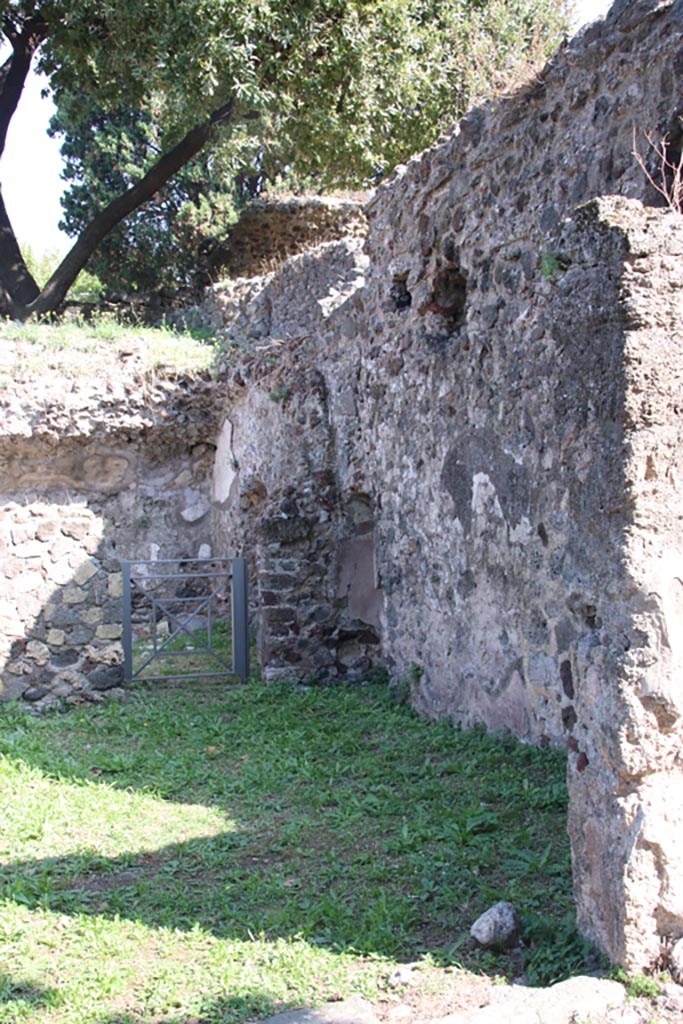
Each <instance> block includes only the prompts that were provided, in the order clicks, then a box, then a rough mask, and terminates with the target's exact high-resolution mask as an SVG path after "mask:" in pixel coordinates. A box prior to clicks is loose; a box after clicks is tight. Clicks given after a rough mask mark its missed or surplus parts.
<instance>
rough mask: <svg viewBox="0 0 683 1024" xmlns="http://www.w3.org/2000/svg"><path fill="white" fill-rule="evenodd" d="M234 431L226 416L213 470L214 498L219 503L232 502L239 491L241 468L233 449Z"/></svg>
mask: <svg viewBox="0 0 683 1024" xmlns="http://www.w3.org/2000/svg"><path fill="white" fill-rule="evenodd" d="M233 433H234V427H233V424H232V423H231V422H230V420H229V419H227V418H226V420H225V422H224V423H223V426H222V427H221V431H220V434H219V435H218V442H217V444H216V459H215V462H214V470H213V500H214V501H217V502H218V503H219V505H223V504H225V502H227V501H230V502H232V500H233V498H234V496H235V493H236V491H237V481H238V479H239V470H238V468H237V460H236V459H235V453H234V452H233V449H232V440H233Z"/></svg>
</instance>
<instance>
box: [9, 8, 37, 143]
mask: <svg viewBox="0 0 683 1024" xmlns="http://www.w3.org/2000/svg"><path fill="white" fill-rule="evenodd" d="M3 31H4V33H5V35H6V36H7V38H8V39H9V41H10V43H11V44H12V56H11V57H9V58H8V59H7V60H6V61H5V63H4V64H3V66H2V68H1V69H0V156H2V154H3V152H4V150H5V143H6V141H7V130H8V128H9V125H10V121H11V120H12V117H13V116H14V112H15V110H16V109H17V104H18V103H19V99H20V98H21V93H22V91H23V88H24V83H25V82H26V76H27V75H28V73H29V70H30V68H31V61H32V60H33V55H34V53H35V52H36V50H37V49H38V47H39V46H40V44H41V43H42V42H43V40H44V39H45V37H46V35H47V24H46V22H45V21H44V20H43V18H42V16H41V15H40V14H35V15H33V16H32V17H31V18H27V19H26V21H25V22H24V24H23V25H22V26H21V28H20V29H17V28H16V26H14V25H11V23H10V22H9V20H8V18H7V17H5V18H4V19H3Z"/></svg>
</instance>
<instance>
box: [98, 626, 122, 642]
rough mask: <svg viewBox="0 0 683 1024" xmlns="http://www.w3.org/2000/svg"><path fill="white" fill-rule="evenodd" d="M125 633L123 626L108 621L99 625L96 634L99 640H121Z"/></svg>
mask: <svg viewBox="0 0 683 1024" xmlns="http://www.w3.org/2000/svg"><path fill="white" fill-rule="evenodd" d="M122 634H123V626H121V625H117V624H116V623H106V624H103V625H101V626H98V627H97V630H96V632H95V635H96V637H97V639H98V640H120V639H121V636H122Z"/></svg>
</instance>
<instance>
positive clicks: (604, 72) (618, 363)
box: [0, 0, 683, 969]
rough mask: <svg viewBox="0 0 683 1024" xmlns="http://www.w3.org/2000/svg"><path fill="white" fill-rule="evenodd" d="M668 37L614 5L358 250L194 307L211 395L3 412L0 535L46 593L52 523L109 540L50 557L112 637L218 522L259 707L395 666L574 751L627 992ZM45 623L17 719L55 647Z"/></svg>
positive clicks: (660, 862) (468, 710)
mask: <svg viewBox="0 0 683 1024" xmlns="http://www.w3.org/2000/svg"><path fill="white" fill-rule="evenodd" d="M682 28H683V0H659V2H657V0H636V2H626V0H618V2H617V3H616V4H615V5H614V7H613V8H612V11H611V13H610V15H609V17H608V18H607V19H606V20H605V21H604V22H601V23H598V24H597V25H594V26H591V27H590V28H588V29H587V30H586V31H585V32H584V33H583V34H582V35H580V36H579V37H578V38H577V39H575V40H572V41H571V42H569V43H568V44H567V45H566V46H565V47H564V48H563V49H562V50H561V51H560V52H559V53H558V55H557V56H556V58H555V59H554V60H553V61H552V62H551V63H550V65H549V66H548V67H547V68H546V69H545V70H544V71H543V73H542V74H541V75H540V76H538V77H537V78H534V79H533V80H530V81H529V82H528V83H527V84H526V85H525V86H524V87H522V88H521V89H519V90H517V91H516V92H515V93H514V94H513V95H510V96H506V97H502V98H499V99H498V100H496V101H495V102H491V103H490V104H489V105H487V106H485V107H483V108H481V109H477V110H473V111H471V112H470V113H469V114H468V115H467V117H466V118H465V119H464V120H463V121H462V123H461V124H460V126H459V127H458V129H457V130H456V131H454V132H453V133H452V134H451V135H449V136H447V137H444V138H443V139H442V140H441V141H440V142H439V144H438V145H436V146H435V147H433V148H432V149H430V150H428V151H426V152H425V153H423V154H420V155H419V156H417V157H415V158H414V159H413V160H412V161H410V163H409V164H408V165H406V166H404V167H401V168H398V169H397V170H396V172H395V174H394V176H393V178H392V179H391V180H390V181H389V182H388V183H387V184H385V185H383V186H382V187H381V188H380V189H378V191H377V193H376V194H375V196H374V198H373V199H372V200H371V201H370V203H369V204H368V206H367V208H366V213H367V216H368V218H369V223H370V232H369V236H368V239H367V242H366V245H365V248H364V250H363V251H361V245H360V243H359V242H358V241H357V240H350V241H347V242H343V243H327V244H325V245H322V246H320V247H318V248H317V249H315V250H313V251H311V252H308V253H305V254H302V255H299V256H297V257H295V258H294V259H292V260H291V261H289V262H287V263H286V264H285V265H284V266H283V267H282V268H280V269H279V270H277V271H275V272H273V273H271V274H269V275H266V276H264V277H261V278H256V279H251V280H244V279H243V280H239V281H236V282H232V283H230V284H229V286H228V287H227V289H226V290H224V291H221V290H220V289H213V290H212V292H211V293H210V295H209V296H208V298H207V304H206V307H205V310H204V315H205V317H206V318H207V321H208V322H210V323H211V325H212V326H213V328H214V329H215V331H216V332H217V334H218V335H219V336H220V337H221V338H222V340H223V342H224V344H225V346H226V359H225V363H224V366H223V367H222V371H221V383H220V386H219V388H216V387H214V386H213V385H212V384H211V383H210V382H208V381H205V382H203V383H202V382H199V383H196V384H194V385H191V386H190V385H189V384H187V383H183V382H182V381H174V382H167V383H164V382H163V381H162V382H157V383H156V384H154V386H153V387H151V391H150V395H149V396H147V395H146V394H144V392H142V394H141V390H140V388H132V390H127V389H126V387H125V385H121V384H120V383H119V382H112V383H111V386H109V385H108V386H107V388H106V389H104V391H103V390H102V387H101V384H99V383H96V384H93V385H92V387H93V393H92V396H91V399H87V396H86V395H85V394H84V393H80V394H76V395H75V397H74V395H73V394H71V393H69V392H67V394H66V395H64V394H60V396H59V399H58V400H57V398H56V397H55V399H54V401H53V400H52V398H51V397H50V392H49V389H48V391H47V393H46V395H47V397H46V399H45V402H44V405H45V409H43V407H42V406H41V407H40V408H39V407H37V406H36V404H35V402H34V403H33V406H32V408H33V414H32V417H29V418H28V419H27V418H26V416H24V418H23V419H22V415H23V413H22V409H23V407H24V405H25V404H27V405H30V403H29V402H28V398H27V396H26V395H22V394H21V393H19V394H18V395H17V396H16V399H15V398H7V397H0V402H3V403H4V404H5V406H6V412H7V415H8V417H9V419H8V422H9V430H8V435H10V439H9V440H8V441H7V442H6V443H5V444H4V445H3V448H2V452H1V453H0V457H1V459H2V460H3V461H2V462H1V463H0V467H2V468H3V471H4V475H5V479H6V481H7V482H6V485H5V486H4V494H5V497H6V500H7V501H8V502H9V501H14V505H11V508H10V514H9V519H8V521H7V524H8V525H7V526H6V527H5V530H6V533H5V537H7V530H9V542H10V546H11V545H19V546H21V545H22V544H28V545H29V547H28V548H27V549H25V550H26V556H27V559H28V560H29V561H30V559H31V558H35V559H39V560H40V569H38V565H37V562H36V564H35V565H31V564H28V563H27V566H26V568H27V571H28V572H39V573H40V574H41V579H45V580H46V581H50V573H51V572H53V571H54V570H53V569H52V565H53V563H55V564H56V562H57V561H58V560H59V559H58V558H57V557H56V556H55V555H54V553H53V551H52V548H51V547H49V538H47V537H46V538H45V539H43V537H42V534H43V533H44V532H45V530H48V529H49V525H45V524H49V522H50V519H51V517H50V515H48V514H46V513H45V509H44V504H45V503H46V502H47V496H48V494H49V495H50V496H51V500H52V501H54V503H55V504H57V505H59V506H60V507H63V508H66V509H67V511H66V512H62V513H60V515H62V516H64V517H66V518H65V519H64V521H65V522H69V521H70V517H71V516H72V512H71V511H69V508H70V506H71V505H72V504H74V502H73V497H74V494H75V495H76V496H77V502H76V504H78V503H79V502H80V503H81V504H82V505H87V509H88V510H89V512H90V513H91V514H92V516H93V517H94V519H93V520H90V519H88V522H89V523H90V524H91V525H92V530H91V528H90V526H89V527H88V533H87V535H84V536H87V537H96V536H97V530H98V529H99V527H98V526H96V524H95V520H96V519H97V517H99V516H101V517H102V519H103V520H104V519H105V518H106V519H107V522H109V521H112V522H113V526H112V527H111V529H109V527H108V526H107V524H104V525H103V529H102V532H103V538H104V539H105V541H106V540H107V538H110V543H111V546H110V547H109V548H108V547H106V544H105V546H104V547H103V548H102V549H101V550H100V551H98V553H97V554H96V555H94V554H92V553H91V552H88V551H87V550H86V552H85V555H82V554H78V553H76V552H75V551H74V550H73V549H72V548H70V547H69V548H68V550H67V549H65V552H66V558H67V563H69V560H70V559H73V560H74V564H73V566H71V565H70V563H69V567H70V568H72V569H73V572H74V578H73V579H72V580H71V581H67V583H65V584H63V586H64V587H65V588H66V590H65V591H64V594H66V593H68V594H70V595H73V594H75V593H76V592H77V590H78V589H79V588H80V590H82V591H85V587H86V584H87V583H88V580H83V582H82V583H79V582H78V580H79V579H82V577H83V574H84V573H85V574H87V573H92V575H91V577H90V578H91V580H92V581H93V583H92V589H93V600H92V608H93V609H97V608H102V616H103V618H102V623H103V624H104V623H105V618H104V616H105V614H108V612H105V607H106V602H105V604H102V605H98V604H97V599H96V597H95V591H96V590H97V588H98V587H99V588H100V589H99V591H98V592H99V593H103V585H104V581H105V579H106V574H107V572H109V571H110V569H109V568H108V567H109V566H113V563H112V562H111V561H110V557H111V556H113V552H114V550H116V557H120V555H122V554H127V555H129V556H130V555H132V556H134V557H140V556H142V555H143V554H146V553H147V551H146V550H145V548H146V545H147V544H148V543H149V541H150V540H151V536H152V535H155V536H156V535H159V534H161V533H162V532H164V531H165V535H166V536H167V537H168V538H169V553H170V549H171V548H172V549H173V550H174V551H176V552H179V553H181V554H182V553H183V552H184V551H187V552H188V553H189V554H196V553H198V548H199V547H200V546H201V545H203V544H207V543H208V531H209V525H210V526H211V532H212V544H213V551H214V553H215V554H217V555H223V556H225V555H232V554H238V553H241V551H242V550H244V548H245V547H246V549H247V550H248V551H249V552H250V561H251V565H252V570H253V573H254V578H255V586H254V588H253V593H254V611H255V612H257V619H258V630H259V638H260V650H261V657H262V663H263V669H264V674H265V676H266V678H269V679H275V678H281V677H283V676H285V677H288V678H292V679H298V680H300V681H304V682H307V683H310V682H312V681H313V680H321V681H324V680H327V679H333V680H334V679H339V678H357V677H358V676H366V675H367V674H368V672H370V671H371V670H372V669H373V667H375V666H377V667H384V668H386V669H388V670H389V672H390V675H391V677H392V681H393V683H394V684H395V685H397V686H398V687H399V688H400V690H401V691H403V690H406V689H409V690H410V692H411V699H412V701H413V704H414V706H415V707H416V708H417V709H418V710H419V711H420V712H421V713H423V714H426V715H430V716H433V717H447V718H449V719H450V720H452V721H453V722H454V723H455V724H463V725H471V724H473V723H475V722H482V723H484V724H485V725H486V726H488V727H489V728H491V729H503V728H504V729H509V730H511V731H512V732H513V733H514V734H515V735H517V736H518V737H519V738H520V739H523V740H525V741H528V742H537V743H553V744H555V745H558V746H566V748H567V751H568V782H569V792H570V815H569V829H570V836H571V842H572V851H573V858H574V879H575V890H576V897H577V906H578V915H579V921H580V923H581V927H582V929H583V930H584V932H585V933H586V934H587V935H589V936H591V937H592V938H594V939H595V940H596V941H597V942H598V944H599V945H600V946H601V948H602V949H603V950H604V951H605V952H606V953H607V954H608V955H609V956H610V957H611V958H612V960H614V961H616V962H619V963H622V964H624V965H626V966H627V967H628V968H630V969H641V968H644V967H648V966H651V965H652V964H653V963H655V962H658V961H659V960H660V958H661V957H662V955H664V956H665V953H666V948H667V947H668V945H669V944H670V943H671V942H673V941H674V940H676V939H678V938H680V937H682V936H683V905H682V904H681V902H680V893H681V892H682V891H683V864H682V863H681V858H680V854H679V853H678V852H677V848H676V837H677V833H678V832H679V831H680V827H681V823H682V819H683V807H681V805H680V803H681V802H680V800H679V798H678V796H677V793H678V792H679V791H681V787H680V785H679V783H680V778H679V776H680V774H681V770H682V768H681V738H682V737H681V729H682V727H681V721H682V714H681V712H682V705H683V694H682V692H681V682H680V680H681V664H680V661H681V653H680V644H679V642H678V632H677V630H678V629H679V628H680V622H681V610H682V609H681V596H680V580H681V579H683V569H682V568H681V567H680V561H681V557H682V550H681V549H682V548H683V541H682V539H681V538H682V530H681V517H680V511H679V509H680V486H681V485H680V479H681V466H680V462H681V450H682V449H681V409H680V399H679V396H680V380H681V374H682V373H683V351H682V346H683V338H682V336H681V323H682V322H683V317H682V316H681V313H682V310H681V296H682V295H683V279H682V277H681V269H680V268H681V255H682V254H683V228H682V227H681V219H680V216H679V215H675V214H673V213H670V212H666V211H665V210H657V209H654V208H652V204H654V203H655V202H656V201H657V195H656V193H655V191H654V190H653V189H651V187H650V186H649V185H648V183H647V180H646V177H645V176H644V175H643V173H642V171H641V169H640V168H639V166H638V162H637V161H636V160H635V158H634V156H633V153H632V149H633V132H634V129H635V130H636V131H637V132H638V131H643V132H645V131H647V132H651V133H653V134H654V136H655V137H661V136H662V135H663V134H664V133H665V132H667V131H669V132H670V137H671V142H672V147H673V148H672V151H671V152H672V153H673V155H674V156H676V155H677V154H678V153H679V151H680V142H681V132H680V124H679V118H680V115H681V112H682V111H683V95H682V79H683V47H682V46H681V38H682V34H681V29H682ZM642 149H643V151H645V146H644V145H643V146H642ZM649 159H650V156H648V160H649ZM652 169H653V170H654V166H652ZM643 203H645V204H646V205H643ZM647 204H649V205H647ZM145 386H146V387H147V386H151V385H150V382H149V381H148V382H146V385H145ZM56 387H62V390H63V385H56ZM165 388H166V390H165V391H164V389H165ZM117 389H118V390H117ZM98 392H100V393H98ZM86 399H87V400H86ZM41 401H42V399H41ZM13 402H14V405H13V404H12V403H13ZM89 403H90V405H89ZM94 403H98V405H99V412H98V415H97V417H93V416H90V415H89V414H88V409H89V408H90V407H91V406H92V405H93V404H94ZM45 410H47V415H46V413H45ZM84 410H85V411H84ZM22 438H24V439H25V440H22ZM214 448H215V457H214V455H213V451H214ZM209 461H213V463H214V465H213V478H212V481H211V484H210V485H211V494H210V495H209V493H208V487H209V478H208V473H207V471H206V467H207V464H208V462H209ZM64 488H69V494H68V495H67V494H66V493H65V491H64ZM72 489H73V492H74V494H72V493H71V490H72ZM20 494H21V495H26V496H27V497H26V500H25V499H24V498H23V497H22V501H21V503H20V502H19V500H18V496H19V495H20ZM34 502H35V506H34ZM41 502H42V503H43V504H42V505H41V504H40V503H41ZM20 504H22V505H24V504H28V505H30V506H34V507H31V508H30V510H29V514H27V515H28V518H27V519H26V520H25V521H22V520H21V518H17V514H18V513H17V509H18V506H19V505H20ZM23 514H24V513H23V512H22V515H23ZM84 515H85V512H84ZM135 516H140V520H139V521H138V519H136V518H134V517H135ZM145 517H146V520H145ZM52 518H56V516H54V517H52ZM85 518H87V516H85ZM145 521H148V522H149V523H151V524H152V525H151V527H150V529H151V530H153V534H152V533H149V534H148V533H147V532H146V527H145V525H144V524H145ZM27 524H28V526H27ZM15 526H16V530H17V535H16V538H15V537H14V533H13V530H14V527H15ZM26 526H27V529H28V534H27V535H26V539H20V537H22V534H21V529H20V528H21V527H26ZM34 527H35V535H30V534H31V531H32V530H33V529H34ZM162 527H163V530H162ZM39 531H40V534H41V535H40V536H39ZM68 536H69V535H68V534H67V535H66V537H67V541H68ZM36 542H39V543H40V545H41V548H40V549H39V548H38V547H37V546H36ZM60 543H61V544H62V547H63V546H64V543H66V542H65V541H61V542H60ZM114 544H115V545H116V548H115V549H114V548H113V545H114ZM31 545H33V546H31ZM31 552H35V553H34V554H31ZM15 554H16V552H15ZM85 556H87V558H86V557H85ZM88 559H89V561H88ZM11 564H12V563H11V561H10V562H8V565H10V571H14V570H13V569H11ZM83 566H86V567H87V568H83ZM92 569H95V572H94V573H93V572H92ZM111 571H114V570H113V569H112V570H111ZM76 574H79V575H78V576H76ZM112 579H113V577H112ZM53 582H55V581H51V582H46V585H48V586H51V585H52V583H53ZM60 586H61V584H60ZM111 586H112V587H113V588H114V589H115V587H116V584H115V583H114V582H112V583H111ZM72 587H73V588H76V589H70V588H72ZM109 587H110V581H109V580H107V585H106V589H107V592H108V593H109ZM9 589H10V591H11V593H14V590H12V588H9ZM17 592H18V591H17ZM110 596H111V595H110ZM90 603H91V602H90V601H86V600H84V601H83V602H81V601H79V602H71V601H70V600H66V599H65V598H64V597H62V599H61V601H59V602H55V601H53V599H52V598H51V597H49V598H47V604H46V605H45V607H49V608H50V612H49V614H50V615H53V616H54V611H53V610H52V609H53V605H54V608H55V609H57V608H60V609H62V611H61V614H62V615H63V614H64V608H65V607H73V606H74V604H82V605H83V606H84V608H86V607H89V606H90ZM3 614H5V615H9V616H10V621H14V622H15V627H14V628H15V629H18V628H19V627H18V623H19V620H20V615H19V613H18V612H17V611H16V608H15V609H12V608H10V609H8V608H7V607H6V606H3ZM22 614H23V613H22ZM96 614H99V612H96V611H95V610H93V612H92V615H93V617H94V616H95V615H96ZM12 616H14V619H13V620H12ZM79 616H80V612H79ZM36 621H37V620H33V621H29V620H28V619H26V618H23V619H21V627H22V628H23V631H24V633H23V639H24V640H25V641H26V645H25V649H24V648H22V649H21V650H19V648H17V649H16V652H17V656H18V657H20V658H21V659H23V662H22V663H23V664H27V665H29V666H32V667H30V672H28V673H26V690H28V689H29V687H31V688H33V687H35V686H36V685H41V683H40V675H39V671H38V670H39V669H40V668H41V666H40V665H39V664H38V662H39V661H40V659H41V658H43V657H44V656H45V651H44V649H43V648H42V647H39V646H37V645H38V644H43V645H46V646H47V647H48V648H49V642H48V640H47V635H48V631H49V628H57V629H59V628H62V627H59V626H58V625H57V624H56V622H55V621H54V618H53V619H51V620H49V621H47V620H46V621H45V623H44V625H45V631H42V630H37V629H36V625H35V624H36ZM83 623H84V620H83V619H82V618H79V620H78V621H77V622H75V623H73V624H72V625H73V628H76V629H78V628H80V627H82V626H83ZM98 624H99V620H98V623H95V621H94V618H93V622H92V623H89V625H90V626H91V627H92V626H94V627H95V634H96V632H97V625H98ZM53 638H54V637H53ZM95 638H96V639H97V637H95ZM20 639H21V638H20V637H14V640H20ZM99 639H100V640H102V642H105V641H108V637H105V636H103V635H102V636H100V638H99ZM31 643H33V644H34V646H32V647H31V648H30V652H29V645H30V644H31ZM62 646H63V645H59V644H57V645H56V647H57V648H60V647H62ZM61 653H62V652H61V651H58V650H56V649H55V650H53V649H52V648H50V649H49V658H50V659H53V664H54V666H55V669H57V668H59V667H60V666H59V664H58V663H57V662H56V661H55V660H54V659H57V658H59V657H61ZM36 655H37V657H36ZM79 657H80V655H79ZM15 660H16V659H15ZM46 664H47V662H46ZM17 667H18V666H17ZM81 668H82V665H81ZM77 671H80V668H79V669H77ZM10 674H11V676H12V681H13V682H12V685H14V684H15V683H16V679H17V678H20V676H19V675H18V674H17V673H16V672H14V671H13V672H12V673H10ZM83 674H85V673H83ZM46 675H49V672H48V673H46ZM29 676H30V678H29ZM56 676H57V673H56V671H55V672H54V673H53V674H52V676H50V678H55V677H56ZM5 685H8V684H7V683H6V684H5ZM56 685H61V684H60V683H58V684H56ZM24 692H26V691H24ZM662 951H664V953H663V952H662Z"/></svg>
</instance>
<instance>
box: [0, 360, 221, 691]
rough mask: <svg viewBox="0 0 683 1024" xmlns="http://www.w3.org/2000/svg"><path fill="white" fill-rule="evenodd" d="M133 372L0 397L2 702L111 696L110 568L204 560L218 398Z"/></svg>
mask: <svg viewBox="0 0 683 1024" xmlns="http://www.w3.org/2000/svg"><path fill="white" fill-rule="evenodd" d="M116 355H117V354H116V353H115V356H116ZM118 355H121V354H120V353H119V354H118ZM91 358H94V357H91ZM137 363H138V360H137V359H136V357H135V354H134V353H132V352H130V351H127V352H126V353H125V354H124V357H123V358H121V359H116V358H115V360H114V364H113V366H107V367H101V368H100V369H101V372H100V373H99V374H97V373H96V374H95V375H94V377H93V376H89V375H81V376H78V377H76V378H65V377H64V376H62V375H61V374H57V373H53V374H51V375H49V376H42V377H39V378H36V377H35V376H32V375H29V376H26V378H24V379H22V378H21V377H18V378H17V379H15V382H14V387H13V388H12V391H11V392H3V393H2V395H1V396H0V410H1V412H2V421H3V433H2V436H0V664H1V665H2V669H1V674H0V698H2V699H10V698H22V699H24V700H27V701H29V702H31V703H32V704H33V705H34V706H35V707H40V708H45V707H49V706H51V705H54V704H58V703H59V702H61V701H65V702H67V703H70V702H71V703H73V702H77V701H80V700H85V699H88V700H98V699H101V697H102V694H103V693H104V691H108V692H109V693H110V694H112V693H113V694H115V695H120V692H121V691H120V686H121V682H122V677H123V673H122V669H121V663H122V650H121V644H120V638H121V628H122V607H121V559H122V558H128V559H136V558H142V559H150V558H151V559H156V558H164V557H167V558H182V557H187V558H192V557H195V558H196V557H197V556H199V555H209V554H210V553H211V546H210V545H211V532H210V518H211V517H210V511H211V478H212V471H213V461H214V451H215V440H216V436H215V434H216V423H217V418H218V414H217V410H218V408H219V402H218V398H217V391H216V389H215V387H214V384H213V382H212V380H211V379H209V378H208V377H206V376H199V377H186V378H183V377H177V376H175V375H174V374H170V375H169V374H168V373H167V372H160V371H155V372H151V373H141V372H140V371H139V367H138V365H137Z"/></svg>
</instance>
